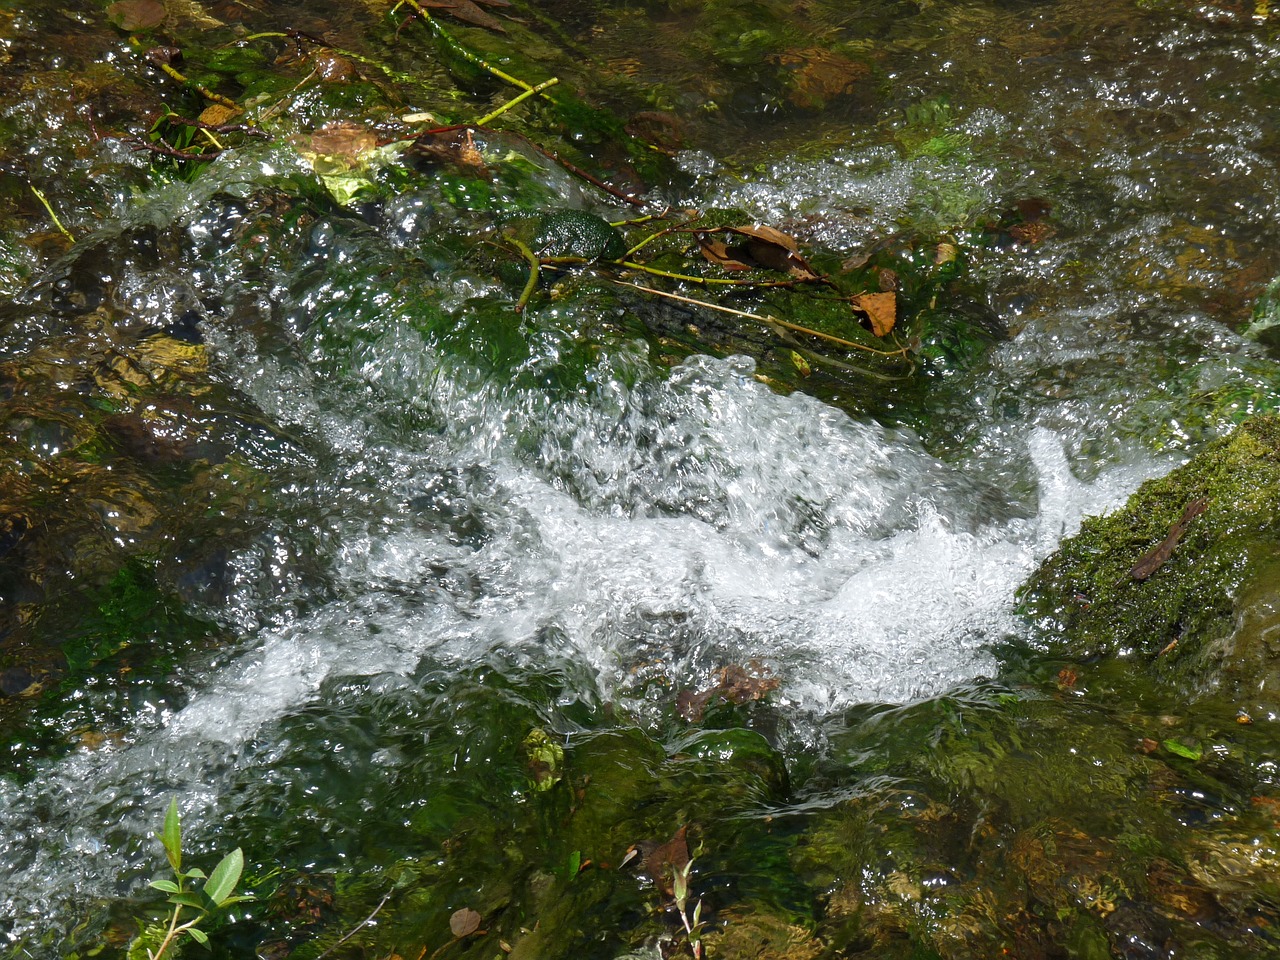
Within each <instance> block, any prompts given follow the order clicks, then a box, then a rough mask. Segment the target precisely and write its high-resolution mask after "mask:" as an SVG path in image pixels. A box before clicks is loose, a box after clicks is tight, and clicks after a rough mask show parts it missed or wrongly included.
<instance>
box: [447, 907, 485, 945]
mask: <svg viewBox="0 0 1280 960" xmlns="http://www.w3.org/2000/svg"><path fill="white" fill-rule="evenodd" d="M483 919H484V918H483V917H481V916H480V914H478V913H476V912H475V911H474V910H472V909H471V908H470V907H463V908H462V909H461V910H455V911H453V915H452V916H450V917H449V930H450V931H451V932H452V933H453V935H454V936H455V937H457V938H458V939H459V940H461V939H462V938H463V937H469V936H471V935H472V934H473V933H475V932H476V931H477V930H479V929H480V921H481V920H483Z"/></svg>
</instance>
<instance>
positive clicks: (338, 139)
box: [308, 122, 378, 165]
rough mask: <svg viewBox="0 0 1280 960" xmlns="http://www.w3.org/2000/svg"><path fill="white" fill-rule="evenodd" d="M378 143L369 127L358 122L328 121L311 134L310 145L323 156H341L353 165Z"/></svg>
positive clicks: (312, 149)
mask: <svg viewBox="0 0 1280 960" xmlns="http://www.w3.org/2000/svg"><path fill="white" fill-rule="evenodd" d="M377 145H378V138H377V136H376V135H375V134H374V133H373V131H372V130H370V129H369V128H368V127H365V126H363V125H361V124H358V123H347V122H341V123H327V124H325V125H324V126H323V127H321V128H320V129H319V130H317V131H316V132H315V133H313V134H311V138H310V141H309V143H308V146H309V147H310V149H311V152H312V153H315V154H317V155H318V156H322V157H339V158H341V159H343V160H345V161H347V162H348V163H349V164H351V165H355V164H356V163H358V162H359V161H360V160H361V159H362V158H363V157H364V156H365V155H366V154H368V153H369V152H370V151H372V150H373V149H374V148H375V147H377Z"/></svg>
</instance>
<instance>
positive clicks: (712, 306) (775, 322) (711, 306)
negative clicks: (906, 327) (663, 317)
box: [610, 278, 907, 359]
mask: <svg viewBox="0 0 1280 960" xmlns="http://www.w3.org/2000/svg"><path fill="white" fill-rule="evenodd" d="M610 282H612V283H616V284H618V285H619V286H622V287H632V288H634V289H636V290H640V291H642V292H644V293H652V294H653V295H654V296H658V297H666V298H667V299H669V300H678V301H680V302H681V303H688V304H691V305H693V306H696V307H706V308H707V309H708V310H718V311H720V312H721V313H729V314H733V315H734V316H735V317H745V318H746V319H748V320H755V321H756V322H757V323H762V324H764V325H765V326H769V327H781V328H782V329H783V330H790V331H791V332H793V333H802V334H804V335H805V336H808V337H817V338H818V339H819V340H825V341H827V342H828V343H834V344H836V345H837V346H841V347H845V348H846V349H849V350H862V351H864V352H866V353H874V354H876V355H877V356H880V357H902V358H904V359H905V358H906V356H907V348H906V347H903V348H901V349H900V350H892V351H887V350H877V349H875V348H874V347H868V346H867V345H866V344H862V343H855V342H854V341H852V340H845V339H843V338H842V337H835V336H832V335H831V334H829V333H823V332H822V331H821V330H814V329H812V328H810V327H802V326H800V325H799V324H798V323H789V322H787V321H786V320H779V319H778V318H777V317H773V316H766V315H761V314H758V313H749V312H747V311H746V310H735V309H734V308H733V307H723V306H721V305H720V304H718V303H708V302H707V301H706V300H698V299H696V298H694V297H686V296H683V295H681V294H678V293H668V292H667V291H666V290H657V289H655V288H653V287H642V286H641V285H640V284H638V283H629V282H628V281H626V280H615V279H613V278H610Z"/></svg>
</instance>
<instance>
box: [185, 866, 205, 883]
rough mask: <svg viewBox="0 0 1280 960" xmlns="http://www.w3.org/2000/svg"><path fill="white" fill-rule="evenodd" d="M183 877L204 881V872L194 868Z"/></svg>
mask: <svg viewBox="0 0 1280 960" xmlns="http://www.w3.org/2000/svg"><path fill="white" fill-rule="evenodd" d="M183 876H184V877H186V878H187V879H188V880H203V879H204V871H203V870H201V869H200V868H199V867H192V868H191V869H190V870H188V871H187V872H186V873H184V874H183Z"/></svg>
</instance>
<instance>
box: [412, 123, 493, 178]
mask: <svg viewBox="0 0 1280 960" xmlns="http://www.w3.org/2000/svg"><path fill="white" fill-rule="evenodd" d="M413 152H414V153H416V154H417V155H418V156H420V157H424V158H426V159H427V160H432V161H435V162H436V163H442V164H445V165H447V166H450V167H453V168H455V169H457V170H459V171H461V172H462V173H466V174H469V175H471V176H474V177H481V178H487V177H488V176H489V168H488V167H486V166H485V163H484V155H483V154H481V153H480V149H479V148H478V147H477V146H476V142H475V138H474V136H473V135H472V133H471V131H470V130H444V131H441V132H439V133H424V134H423V135H422V136H420V137H418V139H417V140H415V141H413Z"/></svg>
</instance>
